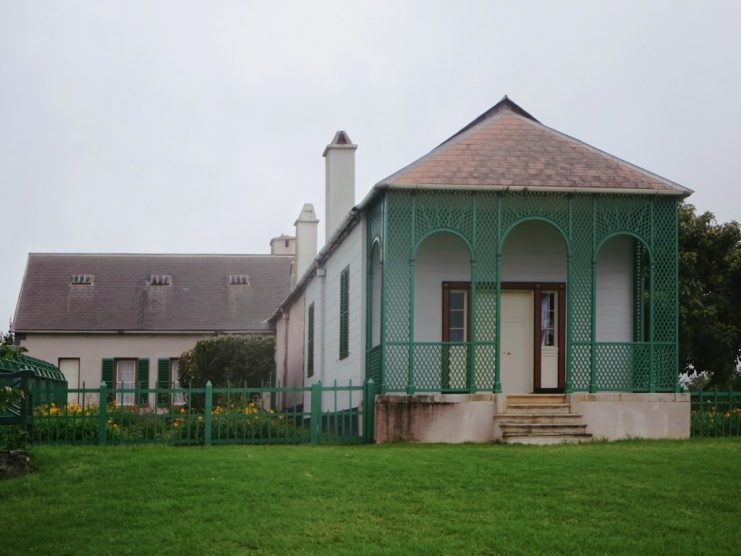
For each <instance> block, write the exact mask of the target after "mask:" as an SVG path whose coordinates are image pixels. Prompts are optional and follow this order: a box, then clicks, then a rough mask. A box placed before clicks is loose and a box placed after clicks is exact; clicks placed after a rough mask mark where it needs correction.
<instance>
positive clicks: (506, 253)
mask: <svg viewBox="0 0 741 556" xmlns="http://www.w3.org/2000/svg"><path fill="white" fill-rule="evenodd" d="M356 148H357V147H356V145H354V144H352V142H351V141H350V138H349V136H348V134H347V133H345V132H343V131H340V132H337V134H336V135H335V136H334V138H333V140H332V142H331V143H330V144H329V145H328V146H327V148H326V149H325V151H324V158H325V161H326V202H325V204H326V207H327V209H326V210H327V214H326V215H325V218H324V220H325V226H326V228H325V229H326V238H327V242H326V244H325V246H324V247H323V248H322V249H321V251H319V253H318V254H317V253H316V230H317V225H318V221H317V218H316V216H315V215H314V211H313V208H312V207H311V206H310V205H305V206H304V209H303V210H302V212H301V215H300V216H299V218H298V219H297V221H296V236H297V261H298V263H297V278H298V280H297V284H296V286H295V287H294V288H293V290H292V291H291V293H290V294H289V295H288V296H287V297H286V299H285V300H284V301H283V302H282V303H281V304H280V306H279V307H278V309H277V310H276V311H275V312H274V313H273V315H272V316H271V319H270V320H271V322H274V323H275V327H276V343H277V349H276V365H277V369H278V370H277V376H278V377H279V378H280V379H281V380H282V383H283V384H285V385H288V386H290V385H304V384H308V383H312V382H314V381H317V380H318V381H321V382H322V384H323V385H331V384H333V383H335V381H336V382H337V383H338V384H347V383H349V382H351V381H352V383H353V384H359V383H361V382H362V381H364V380H365V379H367V378H372V379H373V380H374V382H375V385H376V388H377V391H378V396H377V397H376V408H377V409H376V423H375V424H376V438H377V440H379V441H387V440H399V439H403V440H421V441H487V440H491V439H494V438H496V439H502V440H505V441H522V442H528V441H561V440H582V439H585V438H591V437H604V438H620V437H626V436H638V437H641V436H643V437H666V436H676V437H683V436H688V435H689V399H688V397H687V395H684V394H680V393H679V389H678V345H677V341H678V335H677V326H678V278H677V237H678V236H677V233H678V232H677V214H678V204H679V202H680V200H681V199H682V198H683V197H686V196H687V195H689V194H690V193H691V191H690V190H689V189H687V188H685V187H682V186H680V185H678V184H676V183H673V182H671V181H669V180H666V179H664V178H661V177H659V176H656V175H655V174H652V173H650V172H647V171H645V170H643V169H640V168H638V167H636V166H634V165H632V164H629V163H627V162H625V161H623V160H620V159H618V158H616V157H613V156H611V155H609V154H607V153H604V152H602V151H600V150H598V149H596V148H594V147H591V146H589V145H586V144H585V143H583V142H581V141H578V140H577V139H574V138H572V137H569V136H567V135H564V134H562V133H560V132H558V131H556V130H553V129H551V128H548V127H547V126H545V125H543V124H541V123H540V122H538V121H537V120H536V119H535V118H534V117H533V116H532V115H530V114H528V113H527V112H526V111H525V110H523V109H522V108H521V107H519V106H518V105H516V104H515V103H514V102H512V101H511V100H509V99H508V98H507V97H505V98H504V99H502V101H500V102H499V103H497V104H496V105H495V106H494V107H492V108H491V109H490V110H488V111H487V112H485V113H484V114H482V115H481V116H479V117H478V118H476V119H475V120H474V121H472V122H471V123H469V124H468V125H466V126H465V127H463V128H462V129H461V130H460V131H458V132H457V133H455V134H454V135H453V136H452V137H450V138H449V139H447V140H446V141H444V142H443V143H442V144H440V145H439V146H438V147H436V148H435V149H433V150H432V151H431V152H430V153H428V154H427V155H425V156H423V157H422V158H420V159H418V160H416V161H414V162H413V163H411V164H410V165H408V166H406V167H405V168H403V169H401V170H399V171H398V172H396V173H395V174H393V175H391V176H389V177H388V178H386V179H384V180H381V181H380V182H378V183H377V184H376V185H375V186H374V187H373V188H372V189H371V191H370V192H369V193H368V194H367V195H366V196H365V197H364V198H363V200H362V201H361V202H360V203H359V204H358V205H356V206H354V200H355V184H354V159H355V151H356ZM305 402H306V401H305V400H300V399H286V400H284V401H283V403H284V405H286V406H290V405H299V404H302V403H305ZM343 403H345V404H347V405H350V404H351V402H350V400H344V402H343ZM352 403H353V404H355V403H356V402H352Z"/></svg>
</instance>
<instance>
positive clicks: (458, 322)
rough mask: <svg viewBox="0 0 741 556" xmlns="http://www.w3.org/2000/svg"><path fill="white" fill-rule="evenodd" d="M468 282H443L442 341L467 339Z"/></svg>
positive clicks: (463, 340) (464, 340)
mask: <svg viewBox="0 0 741 556" xmlns="http://www.w3.org/2000/svg"><path fill="white" fill-rule="evenodd" d="M469 288H470V286H469V284H468V283H467V282H443V341H444V342H466V341H468V325H469V322H468V321H469V312H470V311H469V306H468V304H469V299H468V297H469V295H468V292H469Z"/></svg>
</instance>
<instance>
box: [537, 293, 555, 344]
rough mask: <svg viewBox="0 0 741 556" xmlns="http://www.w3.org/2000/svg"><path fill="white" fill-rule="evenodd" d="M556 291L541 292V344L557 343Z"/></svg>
mask: <svg viewBox="0 0 741 556" xmlns="http://www.w3.org/2000/svg"><path fill="white" fill-rule="evenodd" d="M556 340H557V338H556V292H549V291H544V292H542V293H541V294H540V345H541V346H544V347H553V346H555V345H556Z"/></svg>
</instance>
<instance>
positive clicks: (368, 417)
mask: <svg viewBox="0 0 741 556" xmlns="http://www.w3.org/2000/svg"><path fill="white" fill-rule="evenodd" d="M375 409H376V383H375V382H373V379H372V378H369V379H367V380H366V381H365V385H364V388H363V439H364V440H365V442H367V443H369V444H370V443H372V442H373V440H374V438H373V437H374V436H375V417H376V416H375V413H376V411H375Z"/></svg>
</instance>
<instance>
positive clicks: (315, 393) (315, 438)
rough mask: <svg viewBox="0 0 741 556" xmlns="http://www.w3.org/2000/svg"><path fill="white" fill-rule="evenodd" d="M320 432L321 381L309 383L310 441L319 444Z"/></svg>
mask: <svg viewBox="0 0 741 556" xmlns="http://www.w3.org/2000/svg"><path fill="white" fill-rule="evenodd" d="M321 432H322V382H321V381H320V380H317V381H316V382H315V383H314V384H312V385H311V443H312V444H319V435H320V434H321Z"/></svg>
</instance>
